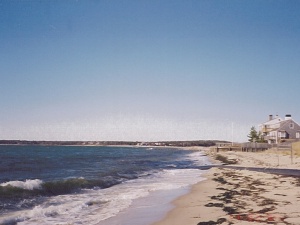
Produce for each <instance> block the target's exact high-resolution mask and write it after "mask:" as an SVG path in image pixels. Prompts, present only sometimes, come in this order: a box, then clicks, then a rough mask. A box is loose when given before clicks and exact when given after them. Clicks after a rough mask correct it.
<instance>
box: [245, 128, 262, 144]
mask: <svg viewBox="0 0 300 225" xmlns="http://www.w3.org/2000/svg"><path fill="white" fill-rule="evenodd" d="M247 137H248V141H250V142H258V141H259V140H260V137H259V135H258V133H257V131H256V129H255V127H254V126H252V127H251V129H250V133H249V134H248V136H247Z"/></svg>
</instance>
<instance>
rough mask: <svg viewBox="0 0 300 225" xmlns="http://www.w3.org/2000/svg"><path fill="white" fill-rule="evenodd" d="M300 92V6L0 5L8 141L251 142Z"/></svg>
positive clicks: (0, 76)
mask: <svg viewBox="0 0 300 225" xmlns="http://www.w3.org/2000/svg"><path fill="white" fill-rule="evenodd" d="M299 94H300V1H296V0H295V1H293V0H290V1H283V0H278V1H275V0H274V1H269V0H260V1H256V0H248V1H241V0H239V1H235V0H231V1H224V0H219V1H216V0H195V1H193V0H180V1H179V0H171V1H168V0H160V1H158V0H151V1H150V0H148V1H144V0H130V1H115V0H107V1H105V0H99V1H98V0H90V1H88V0H87V1H86V0H77V1H75V0H51V1H50V0H31V1H30V0H19V1H17V0H1V1H0V104H1V106H0V139H26V140H130V141H159V140H199V139H221V140H230V141H231V140H234V141H246V140H247V134H248V133H249V130H250V127H251V126H252V125H255V126H257V125H258V124H259V123H261V122H265V121H266V120H267V117H268V115H269V114H278V115H280V116H282V117H284V115H285V114H292V117H293V118H294V119H295V120H296V121H297V122H300V102H299Z"/></svg>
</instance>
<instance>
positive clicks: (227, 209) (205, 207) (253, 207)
mask: <svg viewBox="0 0 300 225" xmlns="http://www.w3.org/2000/svg"><path fill="white" fill-rule="evenodd" d="M207 153H208V155H209V157H210V159H213V155H212V154H211V152H207ZM218 154H219V153H218ZM220 154H223V155H227V156H228V154H229V155H231V156H232V155H235V156H236V157H238V158H239V161H240V163H239V165H237V166H243V162H247V166H249V165H252V166H257V163H259V164H260V165H261V166H262V167H264V166H266V165H264V163H262V162H263V161H264V158H265V157H266V154H267V156H268V157H269V160H267V161H266V163H267V164H268V166H269V167H272V166H274V167H275V166H276V163H277V162H276V160H275V159H276V156H274V157H273V158H274V160H273V161H272V160H271V159H270V158H272V157H270V154H271V153H269V152H267V153H257V154H258V155H255V156H253V154H251V155H247V153H245V154H244V153H240V152H238V153H235V152H221V153H220ZM259 159H261V160H259ZM296 160H297V161H296V162H298V160H300V158H299V157H297V159H296ZM282 167H283V166H282ZM282 167H281V168H282ZM286 167H288V168H290V167H292V168H298V169H300V168H299V164H298V163H295V164H294V165H291V166H285V167H284V168H286ZM204 177H205V178H206V180H205V181H201V182H199V183H197V184H195V185H193V186H192V188H191V190H190V192H189V193H188V194H186V195H183V196H180V197H179V198H177V199H175V200H174V201H173V202H172V204H173V206H174V208H173V209H172V210H171V211H169V212H168V213H167V214H166V216H165V217H164V218H163V219H162V220H160V221H157V222H155V223H152V224H151V225H170V224H172V225H182V224H185V225H205V224H206V225H207V224H210V225H214V224H245V225H247V224H249V225H250V224H252V225H253V224H262V225H267V224H270V223H271V224H293V225H300V178H299V177H293V176H282V175H275V174H269V173H264V172H255V171H248V170H236V169H228V168H211V169H209V170H208V171H207V173H205V175H204ZM274 187H276V188H274Z"/></svg>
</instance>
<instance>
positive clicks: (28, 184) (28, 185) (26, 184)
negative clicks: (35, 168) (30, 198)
mask: <svg viewBox="0 0 300 225" xmlns="http://www.w3.org/2000/svg"><path fill="white" fill-rule="evenodd" d="M42 183H43V181H41V180H39V179H35V180H25V181H9V182H5V183H1V184H0V186H2V187H5V186H12V187H18V188H22V189H27V190H33V189H40V188H41V185H42Z"/></svg>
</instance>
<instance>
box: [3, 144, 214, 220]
mask: <svg viewBox="0 0 300 225" xmlns="http://www.w3.org/2000/svg"><path fill="white" fill-rule="evenodd" d="M0 159H1V160H0V224H1V225H15V224H17V225H25V224H26V225H27V224H30V225H32V224H33V225H35V224H55V225H58V224H59V225H63V224H68V225H71V224H98V225H101V224H103V225H104V224H105V225H107V224H139V225H143V224H141V223H143V222H141V221H144V222H145V221H149V222H150V221H151V219H153V218H148V220H147V218H141V217H143V215H144V214H143V213H145V210H144V211H143V210H142V209H143V208H147V209H146V211H149V210H150V211H151V210H152V216H153V215H156V214H157V213H160V212H162V210H163V209H162V208H163V207H164V204H167V203H168V202H170V201H171V200H172V198H174V196H175V195H176V194H175V193H177V194H179V193H181V194H182V193H183V192H184V191H186V190H187V189H188V188H189V187H190V185H192V184H195V183H197V182H199V181H201V180H202V179H203V177H202V176H201V174H203V171H201V170H199V169H197V167H198V166H199V165H207V164H209V161H208V159H207V158H206V156H204V155H202V153H201V152H199V151H187V150H180V149H171V148H170V149H168V148H144V147H143V148H138V147H137V148H135V147H82V146H49V147H48V146H0ZM164 201H165V202H164ZM158 207H161V210H158ZM137 211H139V215H140V216H139V217H137V216H133V215H136V214H137V213H135V212H137ZM156 211H157V212H156ZM126 213H127V214H126ZM145 216H146V215H144V217H145ZM152 216H151V217H152ZM122 218H123V219H122ZM124 218H127V219H126V223H125V222H121V221H125V220H124ZM143 219H144V220H143ZM130 220H132V221H130ZM134 221H138V222H134ZM145 223H146V222H145ZM145 225H146V224H145Z"/></svg>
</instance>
